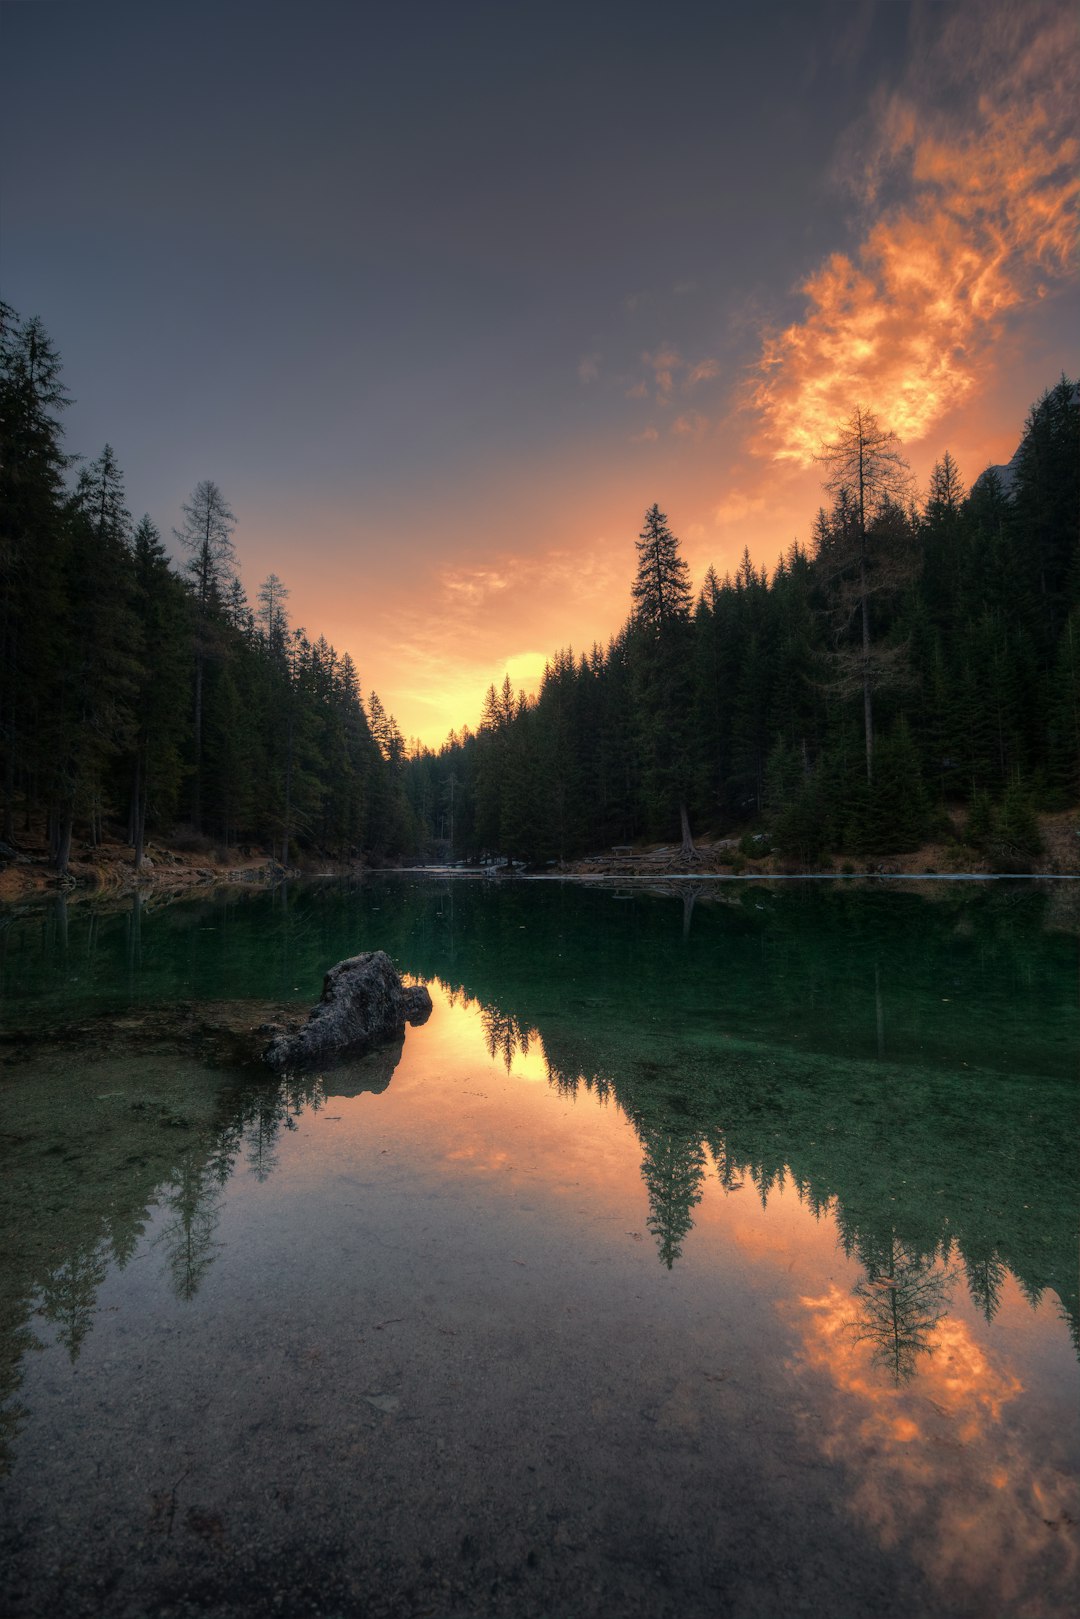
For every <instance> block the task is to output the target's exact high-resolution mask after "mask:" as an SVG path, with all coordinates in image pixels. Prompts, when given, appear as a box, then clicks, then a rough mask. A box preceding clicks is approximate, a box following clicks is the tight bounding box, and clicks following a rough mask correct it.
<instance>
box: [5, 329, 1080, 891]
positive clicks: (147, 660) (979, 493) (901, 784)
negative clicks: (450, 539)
mask: <svg viewBox="0 0 1080 1619" xmlns="http://www.w3.org/2000/svg"><path fill="white" fill-rule="evenodd" d="M68 402H69V401H68V396H67V394H66V392H65V388H64V383H63V380H62V376H61V368H60V360H59V357H58V355H57V353H56V350H55V347H54V346H53V344H52V343H51V341H50V339H49V337H48V334H47V332H46V331H45V329H44V327H43V326H42V323H41V321H40V320H38V319H36V318H35V319H31V320H25V321H22V320H20V319H19V318H18V317H17V315H16V314H15V312H14V311H13V310H12V309H11V308H10V307H8V306H7V305H6V304H0V802H2V815H0V838H2V840H3V841H4V843H6V844H7V845H11V844H13V843H14V842H16V841H17V840H18V839H19V838H20V837H23V838H26V837H28V836H29V835H31V834H32V833H33V834H38V835H39V834H40V832H41V830H42V829H43V828H44V829H47V835H48V845H49V851H50V854H51V857H52V860H53V863H54V865H55V866H56V868H57V870H58V871H61V872H63V871H65V870H66V869H67V866H68V863H69V861H70V859H71V853H72V839H73V836H74V834H75V831H76V829H78V830H79V832H80V834H82V835H84V836H85V837H86V839H87V840H88V841H89V843H90V845H91V846H93V845H94V844H96V843H97V842H98V841H99V840H100V839H101V838H102V837H103V835H104V834H105V832H106V830H108V831H110V832H111V833H112V834H113V835H114V836H115V835H117V834H120V835H122V836H123V837H124V838H126V839H127V841H129V842H130V843H131V845H132V847H133V850H134V860H135V863H136V864H140V863H141V862H142V859H143V855H144V849H145V840H146V836H147V833H148V830H149V831H151V832H155V833H158V834H159V835H165V836H168V835H170V834H172V833H173V832H174V829H175V828H176V826H177V824H178V823H179V824H180V826H181V828H182V829H183V830H185V831H186V833H187V835H189V836H190V837H191V838H193V839H194V840H199V839H206V840H209V839H213V840H216V841H217V842H219V843H223V844H225V845H226V846H228V845H237V844H244V843H248V842H255V843H259V844H262V845H266V846H269V847H270V848H271V849H272V850H273V851H274V852H275V854H277V855H278V856H279V858H280V859H281V861H282V862H283V863H284V864H286V865H288V864H289V863H290V861H291V859H292V858H294V857H295V856H296V855H297V854H298V853H300V852H301V851H303V850H305V849H306V850H311V851H315V852H317V853H318V854H320V855H323V856H328V857H331V858H334V857H336V858H342V859H344V858H350V857H353V856H356V855H359V854H361V853H363V854H366V855H367V856H369V857H372V856H373V857H374V858H375V859H376V860H378V859H385V858H390V859H393V858H397V857H400V856H403V855H410V854H415V853H421V854H423V855H425V856H430V855H432V854H441V855H447V854H450V853H453V854H454V855H456V856H458V857H478V856H482V855H484V854H489V855H492V854H503V855H509V856H514V857H517V858H519V859H522V860H525V861H529V862H540V861H549V860H558V859H563V858H569V857H572V856H574V855H579V854H582V853H586V852H588V851H590V850H591V849H593V848H596V847H603V846H605V845H610V844H618V843H625V842H631V841H633V840H635V839H637V838H639V837H643V836H651V837H664V838H666V837H669V836H674V835H678V836H679V837H680V838H681V841H682V845H683V849H684V852H685V853H686V854H687V855H688V856H692V853H693V842H692V839H693V829H694V828H697V829H698V830H699V831H700V830H702V829H705V830H708V831H710V832H717V831H723V832H726V831H730V830H732V829H738V828H740V827H746V826H747V825H754V826H766V827H767V828H768V831H769V837H770V838H771V839H772V841H773V842H774V843H775V845H776V846H777V847H778V848H779V849H781V850H783V851H785V852H787V853H789V854H791V855H792V856H793V857H795V858H797V859H802V860H809V859H812V858H814V857H816V856H820V855H821V854H822V853H823V851H826V850H829V849H833V850H844V851H848V852H851V853H853V854H861V853H863V852H872V851H875V850H898V849H903V848H910V847H915V846H917V845H918V844H919V842H920V841H922V839H923V838H924V837H925V836H926V835H927V834H928V833H930V832H933V831H941V830H943V829H944V828H946V827H947V826H949V825H950V823H948V822H946V821H945V820H944V814H945V809H946V807H947V806H953V807H955V806H958V805H959V806H964V807H966V811H967V814H966V821H965V823H964V831H963V835H964V836H965V837H966V838H967V839H968V840H969V841H970V842H971V843H972V844H973V845H975V846H976V847H978V848H980V849H982V850H984V851H985V852H986V853H988V854H989V855H990V858H991V860H992V861H994V862H995V863H997V864H999V865H1000V866H1002V867H1003V868H1006V869H1016V868H1017V863H1018V862H1019V863H1021V864H1023V863H1024V862H1026V861H1029V860H1030V859H1031V858H1032V857H1033V856H1034V854H1035V853H1036V852H1037V844H1038V829H1037V825H1036V823H1035V820H1034V817H1033V814H1032V810H1033V807H1041V808H1045V809H1052V808H1067V807H1069V806H1070V805H1071V804H1073V803H1075V802H1076V801H1077V799H1078V797H1080V561H1078V539H1077V532H1078V530H1077V523H1078V503H1080V494H1078V476H1080V474H1078V468H1080V457H1078V455H1077V448H1078V443H1077V440H1078V413H1080V405H1078V390H1077V387H1076V386H1075V385H1074V384H1072V383H1070V382H1069V381H1068V380H1067V379H1065V378H1062V381H1061V382H1060V384H1058V386H1057V387H1055V388H1053V389H1051V390H1050V392H1049V393H1047V394H1046V395H1045V396H1044V397H1043V398H1042V399H1041V400H1040V401H1039V402H1038V403H1037V404H1036V405H1035V406H1034V407H1033V408H1032V410H1031V412H1030V414H1029V416H1028V419H1027V425H1026V428H1025V431H1024V437H1023V442H1022V445H1021V448H1020V450H1019V452H1018V455H1017V456H1016V457H1015V458H1014V462H1013V463H1012V464H1011V465H1010V469H1009V480H1008V482H1009V487H1007V488H1006V487H1005V485H1004V483H1003V481H1002V480H1001V479H1000V478H998V477H997V476H996V475H995V474H993V473H987V474H984V475H983V476H982V477H981V478H980V479H978V480H977V482H976V484H975V486H974V488H973V489H972V490H971V492H970V493H966V492H965V490H964V487H963V485H962V482H961V479H960V475H959V472H958V471H957V468H956V466H955V464H954V463H953V461H952V458H951V456H949V455H948V454H946V455H945V456H944V457H943V459H942V460H941V462H940V463H939V464H938V465H937V467H936V468H935V470H934V473H933V476H932V479H931V483H930V489H929V491H928V493H927V495H926V497H925V499H924V500H923V501H922V502H921V503H920V504H916V503H915V501H914V500H913V498H912V491H911V487H910V481H909V479H908V477H907V472H906V467H905V464H904V462H903V459H902V456H901V455H900V451H899V448H898V446H897V443H896V440H895V438H894V436H893V435H892V434H891V433H889V432H887V431H885V430H883V429H882V428H881V427H879V425H878V423H877V421H876V419H875V418H874V417H873V416H872V415H871V414H870V413H869V412H867V411H865V410H863V409H861V408H859V409H856V410H855V412H854V413H853V415H852V416H851V418H850V419H849V421H847V422H845V423H843V424H841V425H840V426H839V427H838V432H837V438H836V441H835V442H834V443H832V444H830V445H826V446H824V447H823V480H824V483H825V487H826V489H827V490H828V492H829V495H830V498H831V504H830V505H829V507H828V508H827V509H825V508H823V509H822V510H821V511H819V513H818V515H817V518H816V520H815V523H814V526H813V536H812V542H811V544H810V545H809V547H800V546H799V545H798V544H795V545H792V547H791V548H790V550H788V551H787V552H786V554H785V555H784V556H783V557H782V558H781V559H780V561H779V562H778V564H777V566H776V567H775V569H774V570H773V572H772V574H771V576H770V575H769V573H768V572H767V570H766V569H765V568H764V567H761V568H756V567H755V566H754V564H753V563H752V562H751V560H750V557H749V554H744V557H743V560H742V563H741V564H740V566H739V568H738V569H737V571H736V573H735V576H734V577H733V578H732V577H727V578H724V579H723V580H721V579H719V578H718V577H717V575H716V573H715V572H714V571H713V570H712V569H711V568H710V570H709V571H708V573H707V574H706V577H705V580H704V583H703V585H702V586H701V588H700V590H699V591H698V593H697V595H696V597H695V596H694V595H693V593H692V590H691V585H690V579H689V574H688V570H687V566H686V563H685V561H684V559H683V558H682V557H681V555H680V552H679V545H678V541H677V539H676V537H675V536H674V535H673V534H672V532H671V530H670V528H669V527H668V525H667V520H666V518H665V517H664V514H663V513H662V512H661V511H660V510H659V507H657V506H653V507H652V508H651V509H650V511H649V512H648V513H647V514H646V519H645V524H644V528H643V530H642V534H641V537H640V540H639V542H638V569H637V575H636V577H635V579H634V580H633V583H632V598H633V610H632V613H631V616H630V617H629V619H628V621H627V623H626V624H625V625H624V627H623V629H622V630H621V631H620V632H619V634H618V635H616V636H615V637H614V638H613V639H612V641H611V642H610V644H609V645H608V646H607V648H606V649H603V648H601V647H599V646H594V647H593V648H592V650H591V651H590V652H589V653H587V654H584V655H575V654H574V653H573V652H572V651H570V650H565V651H560V652H559V653H557V654H556V655H555V656H554V657H553V658H552V660H551V663H550V665H549V666H548V668H547V670H546V672H545V674H544V677H543V680H542V682H541V686H540V690H539V693H538V695H537V696H536V698H534V699H528V698H526V697H525V696H523V695H522V694H520V693H515V691H514V690H513V688H512V686H511V683H510V681H509V678H507V679H506V680H505V681H504V682H503V685H502V688H501V690H498V691H497V690H496V689H495V688H494V687H492V688H491V689H490V690H489V691H488V694H487V698H486V700H485V704H484V710H483V717H482V721H481V724H480V726H479V729H478V731H477V732H476V734H475V735H473V734H470V733H469V732H468V731H467V730H465V731H463V732H462V733H461V734H460V735H455V734H454V733H451V736H450V738H449V739H448V741H447V743H446V744H445V745H444V746H443V747H442V748H441V749H440V750H438V751H432V750H430V749H426V748H421V747H420V746H419V744H416V745H414V746H413V747H412V748H411V749H410V748H409V747H407V745H406V742H405V740H404V738H403V737H402V735H401V732H400V730H399V728H398V726H397V724H396V723H395V721H394V718H393V716H392V715H391V714H388V713H387V712H386V711H385V709H384V708H383V705H382V703H381V702H380V701H379V698H378V696H377V695H376V694H375V693H374V692H369V693H367V694H366V696H363V695H362V694H361V689H360V682H359V676H358V674H357V670H356V668H355V666H354V664H353V662H352V660H351V658H350V657H349V656H348V654H339V653H338V652H337V651H336V650H335V649H334V647H332V646H331V645H330V644H329V643H328V642H327V641H326V639H325V638H324V637H322V636H318V637H315V638H311V637H309V636H308V635H307V634H306V633H305V632H304V631H303V630H302V629H300V628H295V627H292V626H290V623H289V618H288V610H287V600H288V594H289V592H288V590H287V588H286V586H285V585H284V584H283V583H282V581H281V580H280V579H279V578H278V577H277V576H276V575H275V574H271V575H270V576H269V577H268V578H267V579H266V580H265V581H264V582H263V584H262V585H261V586H260V587H259V589H258V591H257V593H256V598H255V603H254V605H252V604H250V603H249V601H248V598H247V596H246V594H245V591H244V588H243V586H242V584H241V582H240V577H239V573H238V570H237V560H236V553H235V548H234V544H233V534H234V531H235V527H236V518H235V516H234V514H233V512H232V511H231V509H230V507H229V504H228V501H227V499H226V497H225V495H224V494H223V492H222V490H221V489H220V488H219V486H218V485H217V484H216V483H214V482H213V481H212V480H209V479H204V480H203V481H201V482H200V483H198V484H197V485H196V487H195V489H194V490H193V492H192V494H191V497H190V499H189V500H188V502H187V503H186V504H185V506H184V508H183V522H182V525H181V527H180V528H179V529H176V530H174V531H173V540H174V546H175V549H176V551H177V554H178V556H179V557H180V562H179V564H174V563H173V562H172V561H171V560H170V558H169V556H168V554H167V551H166V547H165V545H164V544H163V542H162V538H161V535H160V534H159V532H158V530H157V529H156V528H155V526H154V524H153V522H152V521H151V519H150V518H149V516H144V517H143V518H142V519H141V520H140V521H139V522H138V523H133V522H132V518H131V515H130V513H129V512H128V509H127V506H126V503H125V493H124V481H123V475H122V472H121V469H120V465H119V463H118V460H117V458H116V455H115V454H114V452H113V450H112V448H111V447H110V446H108V445H106V446H105V448H104V449H103V450H102V452H101V454H100V455H99V456H98V457H97V459H96V460H94V461H91V462H88V463H84V464H82V465H80V466H79V468H78V470H77V472H75V467H76V462H77V460H78V458H77V457H73V456H71V455H69V454H68V453H67V452H66V450H65V449H64V447H63V434H62V428H61V422H60V417H61V414H62V411H63V409H64V407H65V406H66V404H67V403H68ZM950 829H951V828H950Z"/></svg>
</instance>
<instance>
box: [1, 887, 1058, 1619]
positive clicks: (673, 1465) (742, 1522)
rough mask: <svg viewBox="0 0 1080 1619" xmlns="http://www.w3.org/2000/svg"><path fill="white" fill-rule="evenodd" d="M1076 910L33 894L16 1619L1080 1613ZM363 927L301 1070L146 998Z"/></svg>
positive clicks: (866, 901) (15, 1481) (260, 992)
mask: <svg viewBox="0 0 1080 1619" xmlns="http://www.w3.org/2000/svg"><path fill="white" fill-rule="evenodd" d="M1073 886H1074V885H1063V886H1061V887H1054V886H1052V885H1041V886H1039V887H1025V886H1016V887H1013V886H1011V885H1010V886H999V885H994V886H993V887H990V886H987V887H986V888H982V887H975V886H973V885H963V886H962V887H960V888H958V887H952V886H947V885H932V884H931V885H925V886H924V887H923V888H922V889H920V890H919V891H917V892H897V891H893V890H888V891H882V890H880V889H870V890H865V889H859V890H853V889H847V890H838V891H834V890H829V889H824V888H822V887H820V886H816V885H806V886H805V887H804V886H801V885H786V886H785V887H783V888H782V889H781V888H770V887H769V886H768V885H757V884H727V885H724V884H720V885H715V886H711V887H710V886H703V888H702V890H701V891H700V892H694V891H690V892H689V893H686V894H684V895H680V896H679V897H677V898H668V897H663V896H654V895H650V894H644V893H640V892H636V893H634V894H627V895H622V894H618V893H612V892H610V891H595V890H587V889H582V888H580V887H575V886H571V885H553V884H543V885H539V884H535V885H533V884H513V885H507V886H505V887H503V886H500V885H497V884H494V883H479V882H471V881H453V880H451V881H433V880H424V879H409V878H404V877H402V878H397V879H386V880H382V881H370V882H367V883H365V884H363V885H352V886H349V885H337V884H322V885H311V886H306V887H303V888H299V889H296V888H294V889H291V890H279V891H277V892H275V893H274V894H270V895H262V896H249V895H243V896H236V897H233V896H229V897H228V898H217V899H214V900H212V901H209V902H206V903H188V904H183V905H177V906H172V907H166V908H161V909H159V910H156V911H155V910H146V909H144V908H142V907H136V908H133V909H130V910H128V911H127V912H126V913H125V912H118V913H110V912H93V911H91V910H88V909H86V908H85V907H82V906H79V907H75V906H72V907H65V906H64V905H63V904H62V902H59V903H58V904H57V905H54V906H51V907H49V906H47V907H44V908H41V909H38V910H30V911H27V912H25V913H22V914H11V915H9V916H8V917H7V918H5V922H6V926H5V928H4V930H3V933H2V943H0V951H2V958H0V961H2V965H0V972H2V978H0V989H2V993H3V1007H4V1023H5V1028H6V1030H7V1031H8V1036H9V1038H8V1040H7V1043H6V1045H5V1047H4V1051H5V1055H6V1057H7V1059H8V1060H7V1062H6V1065H5V1067H4V1069H3V1070H2V1075H3V1077H2V1080H0V1083H2V1085H3V1121H2V1133H3V1137H4V1142H3V1151H4V1166H5V1173H4V1180H3V1192H2V1198H3V1216H4V1228H5V1233H6V1234H7V1238H8V1240H7V1242H6V1244H5V1249H4V1257H3V1261H2V1268H0V1377H3V1378H4V1383H3V1392H4V1394H5V1396H6V1397H5V1400H4V1405H3V1429H2V1430H0V1443H2V1444H3V1447H4V1461H5V1465H6V1469H7V1476H6V1478H5V1479H4V1481H3V1482H2V1483H0V1513H2V1521H3V1528H2V1530H0V1535H2V1539H0V1561H2V1564H3V1567H4V1570H5V1573H4V1576H3V1578H4V1581H5V1588H4V1591H3V1606H4V1608H5V1611H8V1612H12V1613H14V1614H36V1613H45V1612H49V1613H57V1614H80V1615H81V1614H92V1613H93V1614H97V1613H108V1614H110V1615H114V1614H115V1615H132V1616H133V1615H136V1614H143V1613H147V1612H151V1613H154V1614H163V1615H164V1614H177V1615H186V1614H189V1613H191V1614H194V1613H196V1612H198V1613H206V1612H210V1613H220V1614H226V1613H239V1614H244V1613H251V1614H255V1613H265V1612H268V1611H277V1612H284V1613H309V1612H319V1613H325V1614H337V1613H341V1614H344V1613H354V1612H355V1613H371V1614H383V1613H385V1614H403V1615H412V1614H416V1615H420V1614H439V1615H441V1614H447V1615H466V1614H491V1615H514V1614H523V1615H532V1614H536V1615H540V1614H543V1615H562V1614H565V1615H575V1616H576V1615H589V1614H594V1613H595V1614H607V1613H617V1614H628V1615H649V1616H652V1615H669V1614H670V1615H676V1614H678V1615H687V1614H689V1615H694V1614H698V1613H700V1614H702V1615H705V1614H709V1615H713V1614H732V1615H756V1614H762V1615H766V1614H768V1615H774V1614H776V1613H777V1612H780V1611H781V1610H782V1609H783V1608H791V1609H793V1610H794V1611H800V1612H809V1613H821V1614H823V1615H825V1614H828V1615H830V1616H835V1615H846V1614H851V1615H856V1614H866V1613H874V1614H887V1615H891V1614H896V1615H901V1614H902V1615H904V1616H906V1619H908V1616H911V1615H918V1614H925V1615H973V1616H974V1615H979V1616H980V1619H982V1616H985V1615H993V1614H1001V1615H1013V1614H1015V1615H1032V1616H1037V1615H1052V1614H1057V1613H1060V1612H1062V1611H1065V1610H1067V1609H1068V1608H1069V1607H1070V1606H1071V1604H1072V1602H1073V1600H1074V1599H1075V1597H1076V1596H1077V1595H1078V1587H1077V1558H1078V1544H1077V1522H1078V1520H1080V1499H1078V1490H1077V1471H1078V1469H1077V1462H1078V1455H1080V1444H1078V1441H1080V1432H1078V1429H1080V1423H1078V1418H1077V1411H1078V1404H1080V1402H1078V1394H1080V1375H1078V1367H1077V1204H1078V1193H1077V1184H1076V1175H1075V1164H1074V1144H1075V1122H1076V1081H1077V1049H1078V1043H1077V1035H1078V1032H1080V1031H1078V1017H1077V990H1078V949H1077V918H1076V916H1075V915H1074V914H1073V913H1072V908H1071V907H1072V906H1073V905H1075V901H1074V900H1073V899H1072V898H1071V896H1069V895H1068V894H1067V892H1066V890H1067V889H1071V888H1072V887H1073ZM376 946H378V947H383V948H386V949H387V950H389V951H390V953H391V955H392V956H393V957H394V959H395V960H396V962H397V964H398V965H399V966H400V967H401V968H402V970H403V971H405V972H407V973H409V974H412V975H414V976H416V977H418V978H423V979H424V980H425V981H426V982H428V983H429V984H430V986H431V989H432V994H433V997H434V1001H435V1010H434V1013H433V1016H432V1018H431V1020H430V1022H429V1023H428V1024H427V1025H426V1026H424V1027H422V1028H418V1029H410V1030H409V1031H408V1032H407V1034H406V1037H405V1040H404V1042H403V1044H400V1045H398V1046H396V1047H391V1048H387V1049H384V1050H383V1051H381V1052H377V1053H373V1054H371V1055H370V1056H368V1057H365V1058H363V1059H360V1060H354V1061H352V1062H350V1063H347V1064H346V1065H344V1066H342V1067H340V1068H337V1069H331V1070H327V1071H325V1072H323V1073H322V1074H319V1075H306V1076H292V1077H290V1078H288V1079H287V1080H286V1081H285V1082H284V1083H282V1084H280V1085H279V1084H278V1083H277V1082H276V1081H268V1080H266V1079H265V1078H263V1077H262V1076H261V1075H259V1074H257V1073H255V1072H247V1071H241V1070H237V1069H235V1068H230V1067H229V1066H227V1065H222V1064H221V1063H220V1059H215V1064H216V1065H214V1066H211V1065H209V1064H208V1062H207V1061H206V1059H205V1056H203V1057H200V1055H199V1052H198V1050H193V1049H192V1048H191V1046H190V1043H188V1042H186V1041H185V1040H181V1039H178V1038H177V1036H176V1032H175V1026H174V1025H173V1024H172V1023H170V1022H168V1020H163V1019H162V1017H161V1009H162V1008H163V1007H169V1006H173V1007H175V1005H176V1003H178V1002H186V1003H190V1004H191V1005H192V1006H193V1007H194V1008H196V1009H197V1008H199V1007H200V1006H202V1005H204V1003H207V1002H222V1001H236V1000H249V999H250V1000H251V1001H252V1002H256V1001H259V1002H261V1001H270V1000H274V1001H278V1002H285V1001H291V1002H296V1003H305V1004H307V1003H310V1002H311V1001H312V1000H313V999H314V998H315V997H316V995H317V993H318V988H319V984H320V981H321V976H322V973H323V971H324V970H325V968H326V967H327V966H329V965H330V964H332V962H334V961H336V960H337V959H339V958H340V957H341V956H343V955H346V954H351V953H353V952H355V951H356V950H359V949H365V948H373V947H376ZM275 1603H276V1608H275Z"/></svg>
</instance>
